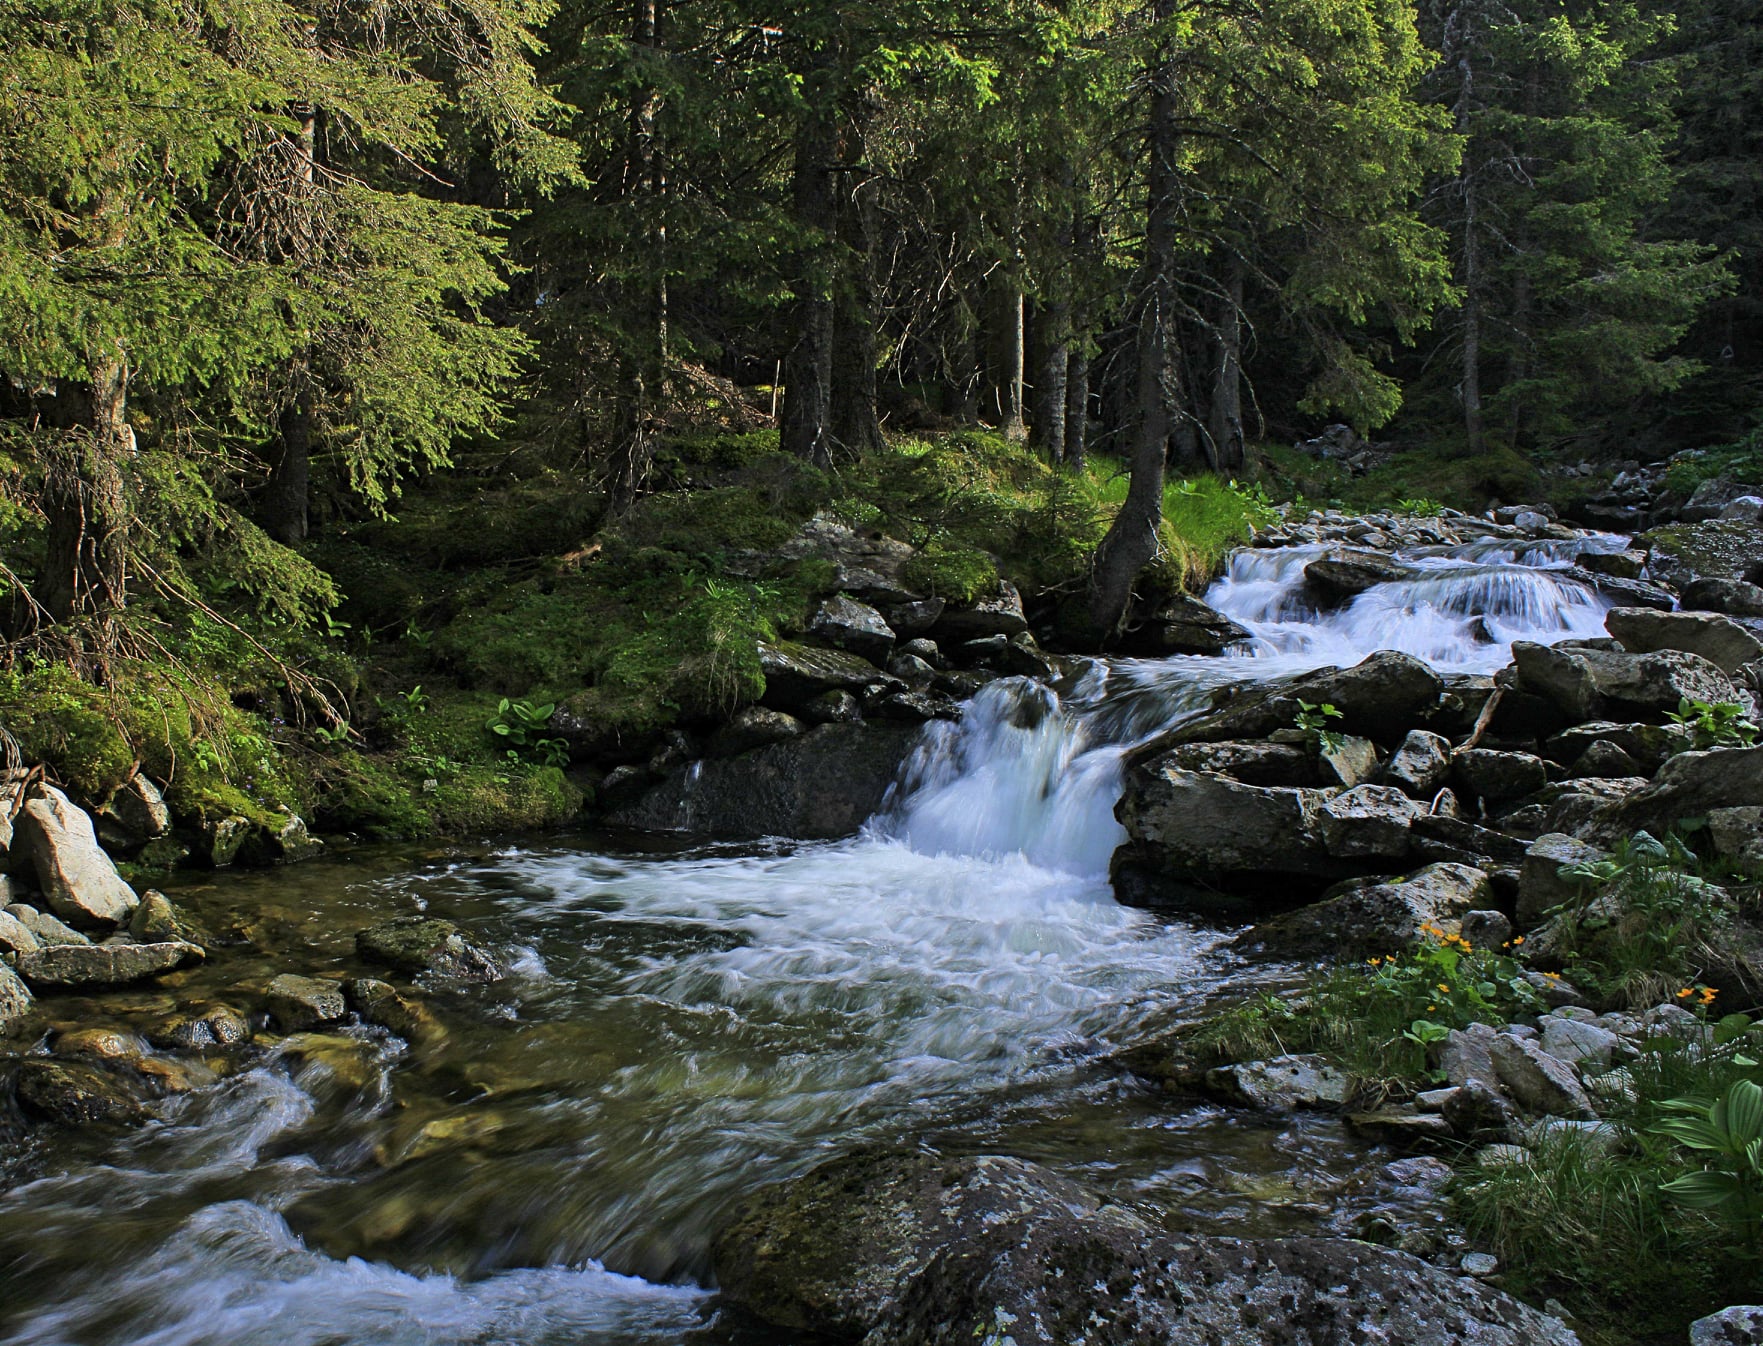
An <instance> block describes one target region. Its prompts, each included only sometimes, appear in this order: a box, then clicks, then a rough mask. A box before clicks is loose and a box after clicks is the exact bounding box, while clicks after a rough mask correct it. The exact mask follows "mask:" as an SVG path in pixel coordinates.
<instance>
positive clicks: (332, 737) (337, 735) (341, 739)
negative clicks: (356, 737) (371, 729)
mask: <svg viewBox="0 0 1763 1346" xmlns="http://www.w3.org/2000/svg"><path fill="white" fill-rule="evenodd" d="M352 732H353V731H352V730H351V729H350V728H349V723H348V721H347V720H339V721H338V722H337V723H336V724H334V725H329V726H326V725H322V724H318V725H314V726H313V727H312V736H313V737H314V738H316V739H317V740H318V741H319V742H320V743H323V744H326V745H328V746H330V747H333V748H336V747H341V746H342V745H343V744H345V743H347V742H348V741H349V736H350V734H351V733H352Z"/></svg>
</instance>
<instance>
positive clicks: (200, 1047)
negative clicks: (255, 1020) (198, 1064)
mask: <svg viewBox="0 0 1763 1346" xmlns="http://www.w3.org/2000/svg"><path fill="white" fill-rule="evenodd" d="M250 1040H251V1021H250V1020H249V1019H247V1018H246V1017H245V1016H244V1015H243V1014H241V1013H240V1012H239V1011H238V1010H236V1009H234V1008H233V1007H232V1006H231V1005H186V1006H183V1007H182V1008H180V1009H177V1010H175V1011H173V1012H172V1013H170V1014H168V1015H166V1016H165V1017H164V1018H162V1019H160V1020H158V1021H157V1022H155V1023H153V1024H151V1025H150V1026H149V1027H148V1029H147V1041H148V1042H150V1043H152V1044H153V1045H154V1046H155V1047H159V1048H161V1049H163V1050H167V1051H186V1052H207V1051H214V1050H216V1049H220V1050H225V1049H227V1048H231V1047H242V1046H243V1045H244V1044H245V1043H247V1042H249V1041H250Z"/></svg>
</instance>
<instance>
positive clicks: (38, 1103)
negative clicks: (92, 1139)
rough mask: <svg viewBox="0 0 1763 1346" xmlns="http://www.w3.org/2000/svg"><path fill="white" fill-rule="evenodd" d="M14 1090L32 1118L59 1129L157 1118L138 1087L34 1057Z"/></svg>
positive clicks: (88, 1068)
mask: <svg viewBox="0 0 1763 1346" xmlns="http://www.w3.org/2000/svg"><path fill="white" fill-rule="evenodd" d="M15 1087H16V1089H17V1091H18V1102H19V1106H20V1107H21V1108H23V1109H24V1111H25V1112H26V1113H27V1114H28V1115H30V1116H33V1117H38V1118H40V1119H42V1120H43V1121H46V1122H49V1123H51V1124H53V1125H55V1126H60V1127H66V1128H70V1129H71V1128H75V1127H82V1126H92V1125H105V1126H138V1125H140V1124H141V1123H142V1122H146V1121H149V1120H151V1119H152V1116H153V1111H152V1109H151V1108H149V1107H148V1106H147V1100H146V1099H145V1098H144V1097H143V1096H142V1093H141V1091H140V1089H139V1086H138V1085H135V1084H133V1083H132V1082H131V1081H129V1080H127V1079H125V1078H124V1077H122V1076H119V1075H117V1074H113V1073H112V1072H111V1071H108V1070H106V1069H105V1068H104V1067H103V1066H100V1065H94V1064H89V1063H86V1062H81V1061H54V1060H48V1059H45V1058H42V1057H29V1058H27V1059H26V1060H24V1061H22V1062H20V1063H19V1067H18V1075H17V1080H16V1085H15Z"/></svg>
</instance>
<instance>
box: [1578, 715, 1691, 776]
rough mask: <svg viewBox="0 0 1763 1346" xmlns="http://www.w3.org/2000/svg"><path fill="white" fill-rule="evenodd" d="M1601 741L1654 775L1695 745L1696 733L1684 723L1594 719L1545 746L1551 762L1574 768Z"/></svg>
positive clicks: (1601, 773)
mask: <svg viewBox="0 0 1763 1346" xmlns="http://www.w3.org/2000/svg"><path fill="white" fill-rule="evenodd" d="M1597 743H1607V744H1609V745H1610V746H1612V747H1614V748H1616V749H1618V750H1619V751H1621V752H1622V753H1623V754H1624V755H1625V756H1626V757H1627V758H1628V759H1629V760H1630V761H1631V762H1633V763H1634V764H1635V765H1636V766H1637V767H1639V768H1640V769H1641V770H1642V771H1643V772H1645V773H1647V774H1648V775H1651V774H1652V773H1653V772H1655V771H1657V770H1658V769H1659V768H1660V767H1661V766H1663V765H1664V763H1665V761H1666V759H1667V758H1669V757H1673V756H1675V755H1676V754H1678V753H1680V752H1686V751H1688V750H1689V749H1690V748H1693V747H1694V746H1695V733H1694V731H1693V730H1691V729H1690V728H1689V727H1688V726H1687V725H1681V724H1644V723H1633V724H1620V723H1618V722H1616V721H1614V720H1592V721H1590V722H1589V723H1586V724H1579V725H1575V726H1574V727H1573V728H1571V729H1567V730H1563V731H1562V732H1561V733H1559V734H1556V735H1555V736H1554V737H1553V738H1551V739H1550V740H1549V741H1548V742H1547V743H1546V744H1544V745H1543V751H1544V753H1545V755H1547V757H1548V758H1549V760H1550V761H1553V762H1559V763H1560V764H1561V765H1562V766H1569V767H1570V766H1573V765H1575V764H1576V763H1578V762H1580V761H1581V760H1582V759H1583V758H1584V757H1585V755H1586V752H1587V751H1588V750H1589V749H1590V748H1591V747H1592V746H1593V745H1594V744H1597ZM1575 774H1581V773H1575ZM1596 774H1600V775H1603V774H1608V773H1604V772H1599V773H1596ZM1623 774H1626V773H1623Z"/></svg>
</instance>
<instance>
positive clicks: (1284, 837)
mask: <svg viewBox="0 0 1763 1346" xmlns="http://www.w3.org/2000/svg"><path fill="white" fill-rule="evenodd" d="M1328 798H1329V797H1328V795H1326V794H1325V793H1324V792H1322V791H1320V790H1308V789H1301V788H1300V789H1292V788H1287V787H1282V786H1254V785H1244V784H1242V783H1240V782H1238V781H1233V780H1231V779H1229V778H1228V777H1226V776H1216V775H1211V774H1209V773H1206V772H1200V771H1184V770H1182V769H1181V768H1180V767H1178V766H1176V765H1175V764H1174V763H1173V762H1168V761H1159V762H1153V763H1149V764H1146V765H1142V766H1139V767H1137V768H1135V769H1134V770H1133V771H1132V772H1131V773H1130V777H1129V781H1128V784H1127V788H1126V792H1125V794H1124V795H1123V796H1122V798H1121V800H1120V803H1119V804H1117V805H1116V806H1115V816H1116V817H1117V818H1118V819H1119V820H1120V822H1121V823H1122V825H1124V826H1125V828H1126V831H1127V838H1128V840H1127V844H1126V845H1125V846H1123V847H1122V848H1121V849H1120V850H1119V851H1117V852H1116V853H1115V865H1116V868H1117V869H1118V868H1119V867H1121V866H1122V865H1125V864H1131V865H1133V866H1134V867H1135V868H1137V869H1140V870H1141V871H1148V872H1151V873H1154V874H1156V875H1158V876H1160V877H1161V878H1163V879H1165V880H1170V881H1173V882H1175V883H1177V884H1200V885H1205V886H1210V887H1216V888H1238V889H1241V888H1245V887H1246V888H1249V889H1262V890H1266V889H1273V890H1281V889H1288V890H1289V888H1290V884H1289V882H1287V880H1289V879H1290V877H1292V876H1294V875H1306V876H1326V875H1331V874H1334V873H1337V872H1338V870H1339V868H1340V862H1339V861H1337V860H1335V859H1334V858H1333V857H1332V856H1330V855H1329V853H1328V850H1327V848H1326V846H1325V845H1324V844H1323V840H1322V825H1321V812H1322V806H1323V805H1324V804H1325V803H1326V802H1328Z"/></svg>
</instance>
